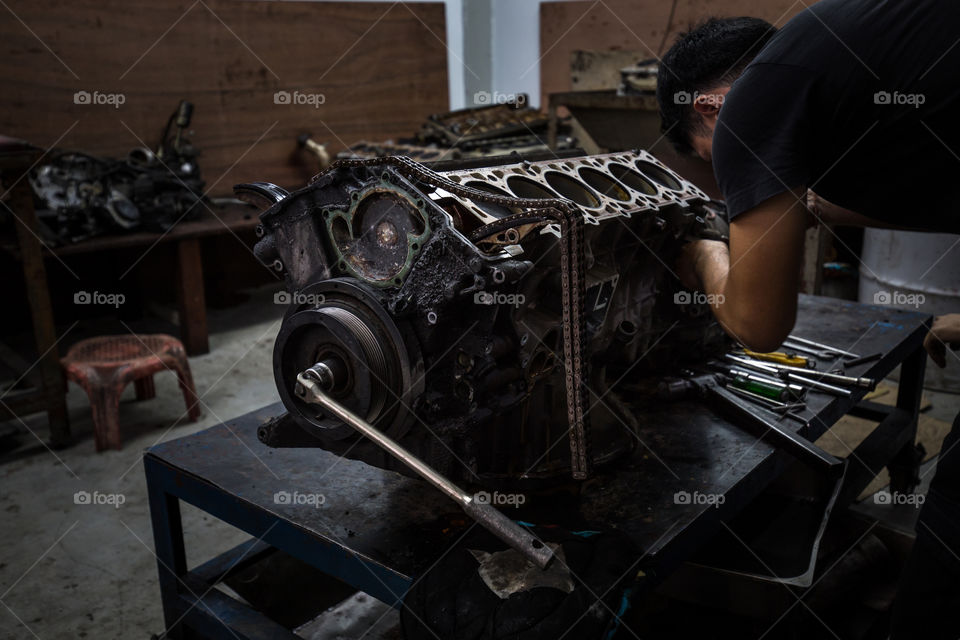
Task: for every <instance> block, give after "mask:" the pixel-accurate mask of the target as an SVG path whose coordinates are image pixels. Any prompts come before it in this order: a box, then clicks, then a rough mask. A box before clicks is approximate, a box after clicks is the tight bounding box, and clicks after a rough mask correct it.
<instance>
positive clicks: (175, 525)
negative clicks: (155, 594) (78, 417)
mask: <svg viewBox="0 0 960 640" xmlns="http://www.w3.org/2000/svg"><path fill="white" fill-rule="evenodd" d="M144 464H145V465H146V469H145V470H146V475H147V495H148V496H149V500H150V522H151V524H152V525H153V546H154V550H155V553H156V555H157V571H158V572H159V574H160V599H161V602H162V604H163V620H164V625H165V627H166V633H165V634H163V635H162V636H161V637H163V638H165V639H166V638H173V639H176V640H185V639H186V638H188V637H189V636H188V634H187V630H186V629H184V627H183V625H182V624H180V623H178V622H177V621H178V619H179V618H180V615H181V614H180V608H179V607H178V606H177V605H178V603H179V601H180V580H182V579H183V577H184V576H185V575H186V574H187V554H186V551H185V549H184V545H183V523H182V522H181V520H180V501H179V500H178V499H177V498H176V497H175V496H172V495H170V494H169V493H167V492H165V491H164V490H163V489H162V488H161V487H159V486H157V482H156V480H155V479H154V477H153V473H152V469H151V465H150V462H149V461H148V460H145V461H144Z"/></svg>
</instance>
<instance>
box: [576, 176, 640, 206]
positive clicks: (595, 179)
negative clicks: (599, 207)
mask: <svg viewBox="0 0 960 640" xmlns="http://www.w3.org/2000/svg"><path fill="white" fill-rule="evenodd" d="M579 173H580V177H581V178H583V181H584V182H586V183H587V184H588V185H590V186H591V187H593V189H594V191H596V192H597V193H599V194H601V195H605V196H607V197H608V198H613V199H614V200H620V201H621V202H628V201H629V200H630V199H631V198H630V193H629V192H628V191H627V190H626V189H624V188H623V185H622V184H620V183H619V182H617V181H616V180H614V179H613V178H611V177H610V176H608V175H607V174H605V173H603V172H601V171H597V170H596V169H591V168H590V167H581V168H580V172H579Z"/></svg>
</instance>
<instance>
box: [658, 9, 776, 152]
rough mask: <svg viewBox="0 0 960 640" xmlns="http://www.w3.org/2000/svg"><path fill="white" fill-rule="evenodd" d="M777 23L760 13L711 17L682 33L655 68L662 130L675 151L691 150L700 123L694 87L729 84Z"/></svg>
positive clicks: (764, 41) (704, 88)
mask: <svg viewBox="0 0 960 640" xmlns="http://www.w3.org/2000/svg"><path fill="white" fill-rule="evenodd" d="M774 33H776V28H775V27H774V26H773V25H772V24H770V23H768V22H766V21H764V20H761V19H760V18H710V19H709V20H707V21H706V22H704V23H703V24H701V25H699V26H697V27H696V28H695V29H693V30H692V31H690V32H688V33H681V34H680V35H679V36H677V41H676V42H675V43H674V44H673V46H672V47H670V50H669V51H667V53H666V54H665V55H664V56H663V58H662V59H661V62H660V69H659V71H658V73H657V102H659V103H660V118H661V121H662V126H661V130H662V131H663V132H664V133H665V134H666V137H667V139H668V140H670V142H671V143H672V144H673V147H674V148H675V149H676V150H677V152H678V153H690V152H692V151H693V148H692V147H691V146H690V136H691V134H693V133H695V132H697V131H698V130H699V129H700V128H701V127H702V126H703V124H702V121H701V120H700V116H699V115H698V114H697V113H696V112H695V111H694V110H693V105H692V101H693V97H694V96H695V95H696V93H697V92H704V91H708V90H710V89H715V88H717V87H719V86H721V85H725V84H731V83H733V81H734V80H736V79H737V78H738V77H740V75H741V74H742V73H743V71H744V69H746V67H747V65H748V64H750V62H751V61H752V60H753V59H754V58H755V57H756V55H757V54H758V53H759V52H760V50H761V49H762V48H763V47H764V45H766V44H767V42H769V40H770V38H772V37H773V34H774Z"/></svg>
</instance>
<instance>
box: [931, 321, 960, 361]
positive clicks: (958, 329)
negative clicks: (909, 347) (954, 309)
mask: <svg viewBox="0 0 960 640" xmlns="http://www.w3.org/2000/svg"><path fill="white" fill-rule="evenodd" d="M947 344H949V345H950V348H951V349H953V350H954V351H956V350H957V349H958V348H960V313H948V314H947V315H945V316H937V317H936V318H934V319H933V326H932V327H931V328H930V333H928V334H927V337H926V338H925V339H924V341H923V348H924V349H926V350H927V353H928V354H929V355H930V359H931V360H933V361H934V362H936V363H937V366H938V367H940V368H941V369H942V368H944V367H945V366H947V357H946V356H947Z"/></svg>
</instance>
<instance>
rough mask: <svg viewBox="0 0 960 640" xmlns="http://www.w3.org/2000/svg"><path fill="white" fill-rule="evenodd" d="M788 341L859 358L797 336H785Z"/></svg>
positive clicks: (847, 352)
mask: <svg viewBox="0 0 960 640" xmlns="http://www.w3.org/2000/svg"><path fill="white" fill-rule="evenodd" d="M787 338H788V339H790V340H793V341H794V342H799V343H800V344H808V345H810V346H811V347H817V348H818V349H823V350H825V351H832V352H833V353H839V354H840V355H844V356H847V357H850V358H859V357H860V356H859V355H858V354H856V353H851V352H849V351H844V350H843V349H837V348H836V347H831V346H830V345H828V344H821V343H819V342H814V341H813V340H807V339H806V338H800V337H798V336H794V335H790V336H787Z"/></svg>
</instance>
